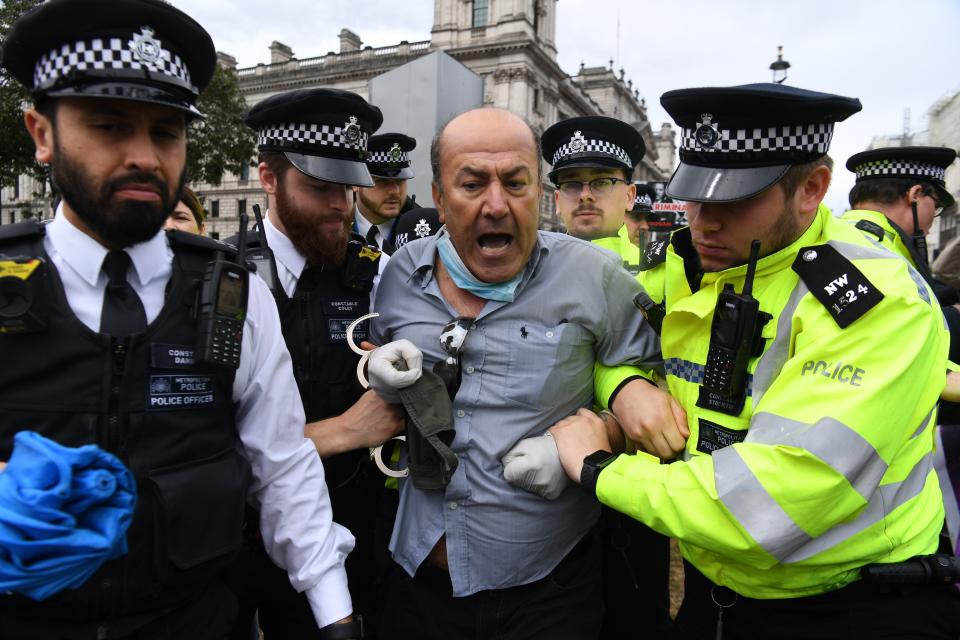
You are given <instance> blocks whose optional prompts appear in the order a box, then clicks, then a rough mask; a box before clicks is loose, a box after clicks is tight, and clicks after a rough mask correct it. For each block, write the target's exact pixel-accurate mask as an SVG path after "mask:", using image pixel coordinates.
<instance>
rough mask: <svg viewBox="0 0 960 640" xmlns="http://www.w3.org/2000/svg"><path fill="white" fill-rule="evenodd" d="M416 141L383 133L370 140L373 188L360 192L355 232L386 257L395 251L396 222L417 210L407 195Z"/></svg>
mask: <svg viewBox="0 0 960 640" xmlns="http://www.w3.org/2000/svg"><path fill="white" fill-rule="evenodd" d="M416 147H417V141H416V140H415V139H413V138H411V137H410V136H405V135H403V134H402V133H383V134H380V135H375V136H372V137H371V138H370V143H369V145H368V149H367V168H368V169H369V170H370V175H371V176H372V177H373V186H370V187H364V186H361V187H359V188H358V189H357V215H356V217H355V221H354V231H356V232H357V233H359V234H360V235H362V236H363V237H364V238H366V239H367V243H368V244H370V245H373V246H376V247H378V248H379V249H380V250H381V251H383V252H384V253H386V254H387V255H392V254H393V252H394V251H396V249H397V246H396V243H395V241H396V228H397V218H398V216H399V215H400V214H402V213H404V212H406V211H410V210H411V209H414V208H416V207H417V204H416V202H415V201H414V199H413V198H412V197H410V196H408V195H407V180H409V179H410V178H412V177H413V176H414V173H413V169H412V168H411V167H410V152H411V151H413V150H414V149H415V148H416Z"/></svg>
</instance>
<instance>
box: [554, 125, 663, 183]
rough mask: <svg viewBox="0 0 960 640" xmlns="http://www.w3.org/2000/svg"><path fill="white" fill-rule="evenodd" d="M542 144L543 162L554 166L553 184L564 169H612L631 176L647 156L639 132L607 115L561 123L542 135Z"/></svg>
mask: <svg viewBox="0 0 960 640" xmlns="http://www.w3.org/2000/svg"><path fill="white" fill-rule="evenodd" d="M540 144H541V147H542V149H543V159H544V160H546V161H547V162H548V163H550V165H551V166H552V167H553V169H552V170H551V171H550V173H549V177H550V180H552V181H553V182H554V183H556V182H557V175H558V173H559V172H560V170H561V169H579V168H582V167H587V168H601V169H608V168H613V169H625V170H626V171H628V172H630V173H632V172H633V168H634V167H635V166H637V165H638V164H639V163H640V161H641V160H642V159H643V153H644V144H643V136H641V135H640V132H639V131H637V130H636V129H634V128H633V127H632V126H630V125H629V124H627V123H626V122H624V121H623V120H617V119H616V118H608V117H606V116H582V117H577V118H568V119H566V120H561V121H560V122H557V123H556V124H554V125H552V126H551V127H550V128H548V129H547V130H546V131H544V132H543V135H542V136H541V137H540Z"/></svg>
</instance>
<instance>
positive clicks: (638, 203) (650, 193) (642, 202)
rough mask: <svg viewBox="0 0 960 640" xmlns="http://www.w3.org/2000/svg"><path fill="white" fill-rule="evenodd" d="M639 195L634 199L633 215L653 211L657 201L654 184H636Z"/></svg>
mask: <svg viewBox="0 0 960 640" xmlns="http://www.w3.org/2000/svg"><path fill="white" fill-rule="evenodd" d="M634 184H635V185H636V187H637V195H636V197H634V199H633V209H631V213H637V214H643V213H650V212H651V211H653V203H654V202H656V201H657V190H656V189H654V188H653V185H652V184H647V183H646V182H635V183H634Z"/></svg>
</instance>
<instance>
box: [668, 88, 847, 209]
mask: <svg viewBox="0 0 960 640" xmlns="http://www.w3.org/2000/svg"><path fill="white" fill-rule="evenodd" d="M660 104H661V105H663V108H664V109H666V111H667V113H669V114H670V117H672V118H673V119H674V120H675V121H676V123H677V124H678V125H679V126H680V127H681V128H682V130H683V133H682V135H681V139H680V165H679V166H678V167H677V170H676V171H675V172H674V174H673V177H672V178H671V179H670V182H669V184H668V185H667V190H666V191H667V195H668V196H670V197H671V198H675V199H677V200H688V201H693V202H733V201H737V200H743V199H746V198H750V197H752V196H755V195H757V194H759V193H762V192H763V191H766V190H767V189H769V188H770V187H771V186H773V185H774V184H776V183H777V182H778V181H779V180H780V179H781V178H783V176H784V175H785V174H786V173H787V171H788V170H789V169H790V167H792V166H794V165H800V164H805V163H808V162H812V161H814V160H817V159H819V158H822V157H823V156H824V155H826V154H827V151H828V150H829V149H830V140H831V138H832V137H833V126H834V123H837V122H841V121H843V120H846V119H847V118H848V117H849V116H851V115H853V114H854V113H856V112H858V111H860V109H861V105H860V101H859V100H857V99H856V98H845V97H843V96H837V95H832V94H829V93H818V92H816V91H808V90H806V89H798V88H796V87H789V86H784V85H780V84H773V83H760V84H747V85H741V86H736V87H706V88H698V89H679V90H676V91H668V92H667V93H665V94H663V96H661V98H660Z"/></svg>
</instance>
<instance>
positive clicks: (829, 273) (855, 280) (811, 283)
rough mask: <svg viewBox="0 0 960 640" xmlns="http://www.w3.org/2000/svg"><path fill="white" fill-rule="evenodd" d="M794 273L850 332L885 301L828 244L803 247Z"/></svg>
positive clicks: (843, 327)
mask: <svg viewBox="0 0 960 640" xmlns="http://www.w3.org/2000/svg"><path fill="white" fill-rule="evenodd" d="M793 270H794V271H796V272H797V275H799V276H800V279H801V280H803V282H804V284H806V285H807V288H808V289H810V293H812V294H813V296H814V297H815V298H816V299H817V300H819V301H820V304H822V305H823V306H824V308H825V309H826V310H827V311H828V312H829V313H830V315H831V316H833V319H834V321H835V322H836V323H837V325H839V326H840V328H841V329H846V328H847V327H848V326H850V325H851V324H853V322H854V321H856V320H857V319H858V318H860V317H861V316H863V315H864V314H866V313H867V312H868V311H870V309H872V308H874V307H875V306H877V304H879V303H880V301H881V300H883V294H882V293H880V291H879V290H878V289H877V288H876V287H874V286H873V283H871V282H870V281H869V280H867V277H866V276H865V275H863V273H862V272H861V271H860V270H859V269H857V267H856V266H854V264H853V263H852V262H850V260H849V259H848V258H846V257H845V256H844V255H843V254H841V253H840V252H839V251H837V250H836V249H834V248H833V247H831V246H830V245H828V244H818V245H813V246H810V247H803V248H801V249H800V251H799V252H798V253H797V258H796V259H795V260H794V261H793Z"/></svg>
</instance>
